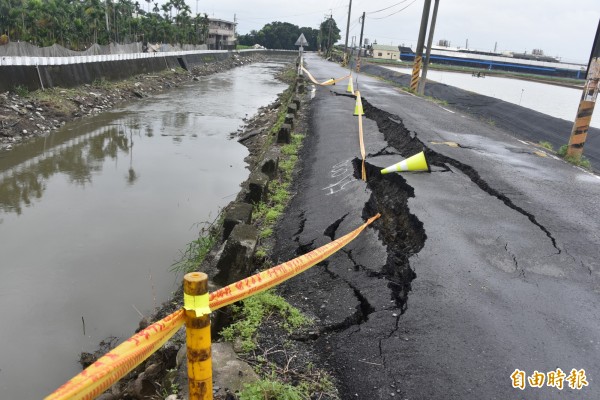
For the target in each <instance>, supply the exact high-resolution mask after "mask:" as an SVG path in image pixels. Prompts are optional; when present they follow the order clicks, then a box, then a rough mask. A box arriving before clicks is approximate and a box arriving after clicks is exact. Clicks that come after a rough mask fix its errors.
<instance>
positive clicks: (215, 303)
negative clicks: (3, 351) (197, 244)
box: [45, 214, 381, 400]
mask: <svg viewBox="0 0 600 400" xmlns="http://www.w3.org/2000/svg"><path fill="white" fill-rule="evenodd" d="M380 216H381V215H380V214H377V215H375V216H374V217H371V218H369V219H368V220H367V222H365V223H364V224H363V225H361V226H360V227H358V228H357V229H355V230H354V231H352V232H350V233H348V234H346V235H344V236H342V237H340V238H339V239H336V240H334V241H332V242H331V243H328V244H326V245H325V246H322V247H319V248H318V249H315V250H313V251H311V252H309V253H307V254H305V255H303V256H300V257H297V258H294V259H293V260H290V261H287V262H285V263H283V264H280V265H278V266H276V267H273V268H270V269H268V270H266V271H263V272H260V273H258V274H255V275H252V276H251V277H249V278H246V279H243V280H241V281H238V282H236V283H233V284H231V285H229V286H226V287H224V288H222V289H219V290H217V291H216V292H213V293H211V294H210V295H208V294H204V295H200V296H191V295H185V294H184V309H187V310H195V312H196V315H197V316H199V315H204V314H208V313H210V311H211V310H213V311H214V310H217V309H219V308H221V307H224V306H226V305H228V304H231V303H234V302H236V301H239V300H243V299H245V298H247V297H249V296H251V295H253V294H256V293H259V292H262V291H264V290H267V289H269V288H271V287H273V286H275V285H278V284H280V283H281V282H283V281H286V280H288V279H290V278H292V277H293V276H296V275H297V274H299V273H301V272H303V271H305V270H307V269H308V268H310V267H312V266H313V265H315V264H318V263H319V262H321V261H323V260H325V259H326V258H328V257H329V256H331V255H332V254H334V253H335V252H337V251H338V250H339V249H341V248H342V247H344V246H345V245H347V244H348V243H350V242H351V241H352V240H354V239H355V238H356V237H357V236H358V235H359V234H360V233H361V232H362V231H363V230H364V229H365V228H366V227H367V226H369V225H370V224H371V223H372V222H373V221H375V220H376V219H377V218H379V217H380ZM186 296H187V297H186ZM183 322H184V311H183V310H178V311H176V312H174V313H173V314H170V315H168V316H167V317H165V318H163V319H161V320H160V321H158V322H155V323H153V324H152V325H150V326H148V327H147V328H146V329H144V330H142V331H140V332H139V333H137V334H136V335H134V336H132V337H131V338H129V339H128V340H126V341H125V342H123V343H121V344H120V345H119V346H117V347H115V348H114V349H113V350H111V351H110V352H108V353H107V354H105V355H104V356H102V357H101V358H100V359H99V360H98V361H96V362H95V363H94V364H92V365H90V366H89V367H88V368H86V369H85V370H84V371H82V372H81V373H80V374H78V375H76V376H75V377H73V378H72V379H71V380H69V381H68V382H67V383H65V384H64V385H62V386H61V387H59V388H58V389H56V390H55V391H54V392H53V393H52V394H50V395H49V396H48V397H46V399H45V400H59V399H94V398H96V397H97V396H99V395H100V394H102V393H103V392H104V391H106V389H108V388H109V387H111V386H112V385H113V384H114V383H116V382H117V381H118V380H119V379H121V378H122V377H123V376H125V375H126V374H127V373H129V372H130V371H131V370H133V369H134V368H135V367H137V366H138V365H139V364H141V363H142V362H143V361H144V360H145V359H146V358H148V357H149V356H150V355H151V354H152V353H154V352H155V351H156V350H157V349H158V348H160V347H161V346H162V345H163V344H164V343H165V342H166V341H167V340H169V339H170V338H171V337H172V336H173V335H174V334H175V333H176V332H177V331H178V330H179V328H180V327H181V326H182V325H183Z"/></svg>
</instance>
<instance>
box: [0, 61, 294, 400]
mask: <svg viewBox="0 0 600 400" xmlns="http://www.w3.org/2000/svg"><path fill="white" fill-rule="evenodd" d="M282 66H283V64H282V63H281V62H278V61H272V62H265V63H257V64H252V65H249V66H244V67H240V68H236V69H234V70H231V71H228V72H225V73H220V74H215V75H211V76H208V77H204V78H201V80H200V81H199V82H191V83H189V84H186V85H185V86H184V87H181V88H178V89H175V90H171V91H169V92H166V93H163V94H160V95H156V96H153V97H152V98H148V99H144V100H142V101H139V102H136V103H134V104H130V105H127V106H124V107H121V108H118V109H113V110H111V111H110V112H107V113H104V114H102V115H99V116H96V117H92V118H88V119H85V120H83V121H79V122H75V123H71V124H68V125H66V126H65V127H64V128H63V129H61V130H60V131H58V132H56V133H53V134H51V135H49V136H47V137H45V138H38V139H36V140H34V141H32V142H30V143H27V144H25V145H22V146H19V147H17V148H16V149H15V150H13V151H11V152H6V153H0V249H1V260H2V261H1V262H0V316H1V318H2V320H3V322H2V324H0V338H1V341H0V398H2V399H25V398H27V399H34V398H43V397H45V396H46V395H48V394H49V393H51V392H52V391H53V390H54V389H56V388H57V387H59V386H60V385H62V384H63V383H64V382H66V381H67V380H68V379H70V378H71V377H72V376H73V375H75V374H76V373H78V372H79V371H80V370H81V368H80V366H79V364H78V362H77V360H78V358H79V354H80V353H81V352H82V351H87V352H92V351H94V350H95V349H96V348H97V346H98V343H99V342H100V341H101V340H103V339H105V338H107V337H111V336H114V337H117V338H119V342H120V341H122V340H124V339H127V338H128V337H130V336H131V335H132V334H133V332H134V330H135V328H136V327H137V325H138V322H139V320H140V319H141V315H144V316H149V315H150V314H152V312H153V310H154V308H155V307H158V306H159V305H160V304H161V303H162V302H164V301H166V300H168V299H169V297H170V295H171V293H172V292H173V291H174V290H176V288H177V286H178V285H179V284H180V280H181V276H180V275H177V274H175V273H173V272H171V271H170V266H171V264H172V263H173V262H174V260H176V259H178V258H179V256H180V251H181V250H182V249H183V248H184V247H185V245H186V243H188V242H190V241H191V240H193V239H194V238H195V237H197V234H198V230H199V227H198V225H197V223H200V222H203V221H209V220H211V221H212V220H214V218H215V216H216V215H217V214H218V212H219V209H220V208H222V207H223V206H225V205H226V204H227V203H229V202H230V201H231V200H232V199H233V198H234V197H235V194H237V192H238V191H239V184H240V183H241V182H242V181H243V180H245V179H246V177H247V176H248V170H247V168H246V164H245V162H244V157H245V156H246V155H247V154H248V152H247V150H246V148H245V147H244V146H242V145H241V144H239V143H238V142H237V141H236V140H232V139H230V138H229V134H230V133H231V132H235V131H236V130H237V129H238V128H239V127H240V126H241V125H242V124H243V121H242V118H244V117H245V116H251V115H253V114H254V113H255V112H256V111H257V109H258V108H259V107H260V106H265V105H267V104H269V103H270V102H272V101H274V100H275V99H276V96H277V94H278V93H280V92H282V91H283V90H284V89H285V85H284V84H282V83H281V82H279V81H276V80H275V79H274V75H275V73H276V72H277V71H278V70H279V69H280V68H281V67H282ZM84 329H85V333H84Z"/></svg>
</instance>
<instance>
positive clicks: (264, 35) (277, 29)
mask: <svg viewBox="0 0 600 400" xmlns="http://www.w3.org/2000/svg"><path fill="white" fill-rule="evenodd" d="M338 32H339V29H338ZM301 33H303V34H304V37H305V38H306V40H307V42H308V47H309V49H311V50H317V36H318V34H319V31H318V30H317V29H313V28H308V27H304V28H299V27H298V26H297V25H294V24H290V23H289V22H271V23H268V24H266V25H265V26H263V28H262V29H261V30H260V31H255V30H252V31H250V33H247V34H245V35H239V36H238V43H239V44H241V45H245V46H253V45H255V44H260V45H261V46H264V47H266V48H268V49H283V50H297V49H298V47H297V46H296V40H298V37H299V36H300V34H301Z"/></svg>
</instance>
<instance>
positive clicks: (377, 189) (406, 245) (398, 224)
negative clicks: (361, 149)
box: [352, 158, 427, 313]
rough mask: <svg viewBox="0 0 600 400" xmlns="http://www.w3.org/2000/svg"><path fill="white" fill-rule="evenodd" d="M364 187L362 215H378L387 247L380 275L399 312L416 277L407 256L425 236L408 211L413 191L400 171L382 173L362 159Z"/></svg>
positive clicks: (356, 171)
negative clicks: (366, 194)
mask: <svg viewBox="0 0 600 400" xmlns="http://www.w3.org/2000/svg"><path fill="white" fill-rule="evenodd" d="M352 163H353V165H354V177H355V178H357V179H360V176H361V161H360V160H359V159H358V158H355V159H354V160H353V161H352ZM365 169H366V171H367V187H368V188H369V189H370V190H371V196H370V197H369V200H368V201H367V203H366V204H365V206H364V208H363V212H362V217H363V218H365V219H367V218H369V217H371V216H373V215H375V214H377V213H380V214H381V218H379V219H378V220H376V221H375V222H374V223H373V225H372V226H373V228H374V229H375V230H377V232H378V236H379V240H381V242H382V243H383V244H384V245H385V246H386V247H387V254H388V256H387V259H386V263H385V265H384V266H383V267H382V269H381V275H383V276H385V278H386V279H387V281H388V288H389V289H390V290H391V293H392V300H394V301H395V303H396V306H397V307H398V308H399V309H400V312H401V313H404V311H406V307H407V301H408V293H409V292H410V290H411V282H412V280H413V279H415V278H416V277H417V275H416V274H415V272H414V271H413V270H412V269H411V267H410V262H409V258H410V257H411V256H412V255H413V254H417V253H418V252H419V251H421V249H422V248H423V246H424V245H425V241H426V240H427V235H426V234H425V229H424V228H423V223H422V222H421V221H420V220H419V219H418V218H417V217H416V216H415V215H414V214H411V212H410V210H409V208H408V199H409V198H410V197H414V196H415V191H414V189H413V187H412V186H410V185H409V184H408V183H407V182H406V180H405V179H404V178H403V177H402V176H401V175H399V174H387V175H382V174H381V173H380V168H378V167H376V166H374V165H372V164H369V163H365Z"/></svg>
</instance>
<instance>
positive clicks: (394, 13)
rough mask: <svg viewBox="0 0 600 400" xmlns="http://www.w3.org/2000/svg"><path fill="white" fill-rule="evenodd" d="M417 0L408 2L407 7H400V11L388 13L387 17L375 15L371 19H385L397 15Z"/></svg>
mask: <svg viewBox="0 0 600 400" xmlns="http://www.w3.org/2000/svg"><path fill="white" fill-rule="evenodd" d="M416 1H417V0H413V1H412V2H411V3H409V4H408V5H407V6H406V7H403V8H401V9H399V10H398V11H395V12H393V13H391V14H390V15H386V16H385V17H380V18H373V17H370V19H385V18H389V17H391V16H392V15H396V14H398V13H399V12H400V11H404V10H406V9H407V8H408V7H410V6H411V5H412V4H414V3H415V2H416Z"/></svg>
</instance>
